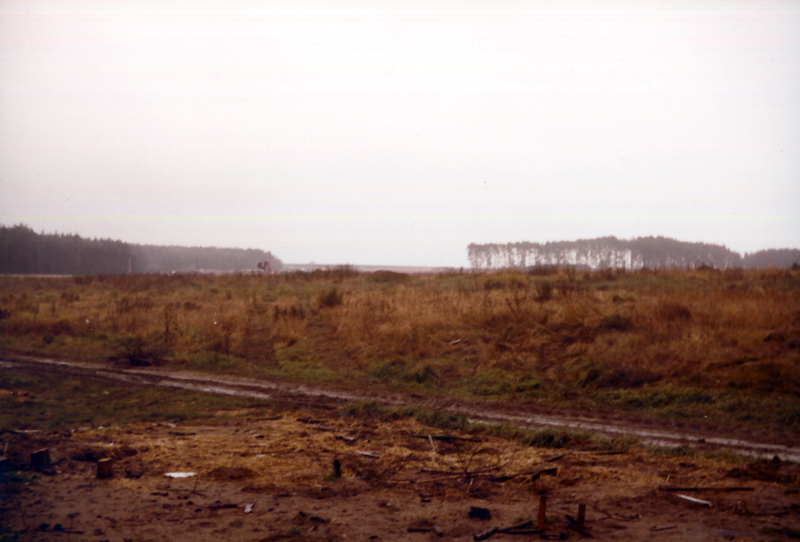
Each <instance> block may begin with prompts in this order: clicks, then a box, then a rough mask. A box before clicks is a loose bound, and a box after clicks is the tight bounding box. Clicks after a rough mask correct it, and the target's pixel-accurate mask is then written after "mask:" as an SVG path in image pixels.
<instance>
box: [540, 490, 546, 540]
mask: <svg viewBox="0 0 800 542" xmlns="http://www.w3.org/2000/svg"><path fill="white" fill-rule="evenodd" d="M546 523H547V495H539V530H540V531H544V528H545V524H546Z"/></svg>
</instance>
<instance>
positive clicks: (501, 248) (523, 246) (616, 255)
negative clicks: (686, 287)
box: [467, 236, 800, 270]
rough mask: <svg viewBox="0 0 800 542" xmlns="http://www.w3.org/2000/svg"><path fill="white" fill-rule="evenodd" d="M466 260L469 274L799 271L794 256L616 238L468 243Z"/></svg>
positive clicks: (798, 256) (797, 253)
mask: <svg viewBox="0 0 800 542" xmlns="http://www.w3.org/2000/svg"><path fill="white" fill-rule="evenodd" d="M467 257H468V258H469V262H470V264H471V265H472V267H473V268H474V269H502V268H515V269H524V268H527V267H537V266H559V265H560V266H573V267H577V268H587V269H630V270H635V269H642V268H650V269H663V268H667V269H670V268H680V269H694V268H697V267H701V266H704V265H705V266H709V267H714V268H717V269H726V268H729V267H743V268H753V267H758V268H765V267H781V268H785V267H791V266H793V265H800V250H797V249H769V250H762V251H759V252H755V253H753V254H745V255H744V256H742V255H741V254H739V253H738V252H734V251H732V250H730V249H728V248H726V247H725V246H720V245H713V244H708V243H687V242H683V241H677V240H675V239H670V238H668V237H638V238H636V239H631V240H629V241H626V240H622V239H617V238H616V237H613V236H612V237H600V238H597V239H579V240H577V241H556V242H549V243H531V242H527V241H524V242H520V243H505V244H503V243H487V244H476V243H471V244H470V245H469V246H468V247H467Z"/></svg>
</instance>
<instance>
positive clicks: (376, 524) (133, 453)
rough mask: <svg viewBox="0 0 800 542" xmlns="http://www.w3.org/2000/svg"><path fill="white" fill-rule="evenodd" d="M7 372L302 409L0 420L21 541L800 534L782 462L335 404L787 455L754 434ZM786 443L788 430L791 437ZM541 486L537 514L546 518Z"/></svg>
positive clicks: (341, 394) (12, 366)
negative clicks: (556, 441)
mask: <svg viewBox="0 0 800 542" xmlns="http://www.w3.org/2000/svg"><path fill="white" fill-rule="evenodd" d="M0 370H25V371H32V372H38V373H46V374H50V375H52V374H69V375H74V376H77V377H81V378H92V379H100V380H105V381H111V382H128V383H131V384H137V385H157V386H173V387H180V388H185V389H192V390H200V391H207V392H211V393H228V394H239V395H248V396H251V397H256V398H260V399H271V400H280V401H290V402H294V403H296V404H300V405H305V406H300V407H299V408H298V409H296V410H291V411H289V412H284V413H283V414H281V415H276V416H274V417H268V418H265V417H264V416H263V414H261V415H253V416H248V414H247V413H246V412H245V413H243V416H239V417H237V419H236V421H233V422H226V423H224V424H219V423H218V424H210V423H208V422H205V423H204V422H202V421H201V422H186V423H180V424H175V423H145V422H139V423H132V424H127V425H124V426H121V427H106V428H104V427H88V426H86V427H83V426H81V424H78V425H77V426H76V427H75V428H73V429H70V430H66V429H55V430H51V431H47V432H44V431H16V430H14V431H2V432H0V433H2V435H1V437H2V445H3V446H4V448H5V450H6V454H7V456H8V458H9V459H8V460H9V461H10V462H11V463H12V464H13V465H15V466H17V467H18V468H20V469H21V471H20V473H18V474H16V476H17V479H15V480H11V479H7V482H8V487H9V488H12V486H13V490H12V489H9V492H13V493H14V498H13V499H3V503H4V505H3V507H2V508H0V526H2V527H4V528H5V529H6V533H7V534H10V535H11V536H15V537H16V538H15V539H16V540H24V541H48V542H49V541H65V540H66V541H68V540H91V541H96V542H97V541H103V540H106V541H109V542H111V541H113V542H125V541H172V540H196V541H201V542H202V541H211V540H232V541H233V540H237V541H238V540H242V541H248V542H250V541H252V542H269V541H276V540H311V541H344V540H360V541H373V540H377V541H389V540H410V541H431V540H448V541H463V542H467V541H474V540H480V539H486V540H490V541H492V542H495V541H498V542H502V541H512V540H513V541H524V540H534V539H535V540H540V539H548V540H583V539H585V538H592V539H595V540H653V541H667V540H730V539H732V538H734V539H745V540H756V541H764V542H767V541H770V540H790V539H791V538H793V537H796V536H800V532H798V531H797V530H796V529H797V526H798V525H800V498H798V487H797V486H798V484H799V483H800V466H799V465H798V464H797V463H793V462H790V461H786V459H785V458H774V459H769V460H759V461H756V462H745V461H742V462H740V463H738V464H730V463H720V462H713V461H710V460H707V459H703V458H701V457H693V458H686V457H676V456H669V455H667V456H656V455H653V454H650V453H648V452H646V451H643V450H641V449H632V450H629V451H627V452H625V453H619V454H607V453H592V452H578V451H574V450H551V449H542V448H533V447H530V446H522V445H521V444H519V443H517V442H513V441H508V440H504V439H501V438H495V437H490V436H484V437H481V438H475V437H473V436H471V435H464V434H459V433H457V432H446V433H445V432H442V431H438V430H433V429H430V428H427V427H425V426H423V425H422V424H420V423H419V422H418V421H416V420H415V419H413V418H406V419H401V420H395V421H390V422H382V421H378V420H370V419H359V418H356V417H346V416H342V415H341V414H340V412H339V409H337V408H331V407H333V406H336V405H338V404H340V403H342V402H345V401H352V400H359V401H360V400H379V401H383V402H386V403H390V404H394V405H404V404H425V405H426V406H430V407H433V408H447V409H450V410H453V411H459V412H465V413H467V414H468V415H469V416H471V417H473V418H475V419H480V420H484V421H487V422H492V421H495V422H496V421H503V420H506V421H508V420H512V421H516V420H519V423H520V424H521V425H527V426H540V425H545V424H553V425H562V426H563V425H569V426H580V427H589V424H596V425H598V426H599V428H600V429H601V430H603V431H607V432H610V433H611V434H614V433H616V432H619V431H622V432H629V433H636V434H640V435H642V436H643V437H644V438H652V436H653V435H655V436H656V437H657V438H658V439H662V438H665V439H668V440H669V441H670V442H675V443H677V442H679V441H681V440H683V441H687V442H693V443H694V445H697V444H698V443H697V442H696V441H697V439H698V438H701V437H700V436H698V435H702V438H705V439H706V443H705V444H703V445H704V446H722V445H730V446H746V447H747V448H748V449H751V450H759V451H761V452H762V453H763V452H768V451H771V450H775V451H776V452H778V453H783V454H785V455H789V454H791V453H794V452H795V451H796V450H795V449H794V448H792V447H791V446H776V445H770V444H768V443H762V444H759V441H758V440H757V439H755V438H751V439H750V440H749V441H748V442H747V444H746V445H743V444H742V443H738V444H737V443H734V442H728V441H727V440H725V439H722V440H720V441H719V442H718V443H717V441H715V440H713V439H714V436H715V433H710V432H707V433H702V432H700V433H696V432H695V431H696V430H700V429H703V428H687V429H686V430H684V431H673V432H670V431H668V430H665V429H664V428H661V427H653V426H648V425H647V424H644V423H642V422H636V421H632V422H627V423H625V422H623V420H622V419H621V418H620V419H611V420H597V419H589V418H585V417H580V416H577V415H576V414H574V413H566V414H564V415H557V414H556V413H537V414H535V415H534V414H533V413H529V412H521V411H520V410H521V409H519V408H517V407H508V406H506V407H504V406H503V405H498V404H488V405H487V404H481V405H479V406H478V405H475V404H469V403H457V402H452V401H441V402H439V401H436V400H433V399H427V398H417V397H408V396H401V395H392V394H386V395H375V396H367V395H360V394H353V393H350V392H348V391H346V390H324V389H321V388H314V387H309V386H300V385H295V384H285V383H275V382H271V383H270V382H261V381H252V380H248V379H239V378H228V377H225V378H223V377H211V376H208V375H202V374H188V373H184V372H175V371H162V370H157V369H135V370H134V369H124V370H123V369H119V368H113V367H110V366H99V365H89V364H78V363H67V362H64V361H60V362H59V361H54V360H45V359H27V358H26V359H23V358H13V359H6V360H5V361H3V362H2V364H1V365H0ZM11 392H12V395H11V396H10V397H11V398H12V399H13V390H11ZM219 414H220V415H227V414H230V413H226V412H220V413H219ZM537 424H538V425H537ZM0 429H1V428H0ZM648 435H649V436H648ZM665 435H666V436H665ZM743 436H744V435H743ZM756 436H757V435H748V437H756ZM670 439H671V440H670ZM729 440H730V439H729ZM710 441H711V442H710ZM783 444H786V445H791V444H792V442H791V440H790V439H788V437H787V440H786V441H785V442H783ZM770 446H772V447H771V448H769V447H770ZM41 450H47V455H48V456H49V459H50V463H51V464H50V466H49V467H44V468H41V469H40V470H39V471H38V472H37V471H36V470H34V469H33V468H32V465H31V464H30V461H31V459H32V455H33V454H34V453H35V452H37V451H41ZM101 464H102V465H110V466H111V476H110V477H108V478H100V477H98V470H99V469H100V466H101ZM337 467H338V468H337ZM337 471H338V476H337V475H336V473H337ZM170 473H184V474H187V477H177V478H174V477H170V476H168V475H169V474H170ZM3 489H5V488H3ZM542 495H544V496H545V497H546V511H545V517H544V520H545V521H544V526H543V527H544V528H543V529H541V530H540V529H539V521H538V519H539V518H538V512H539V506H540V502H541V500H540V499H541V497H542ZM692 499H694V500H692ZM581 505H584V506H585V518H584V520H583V527H582V528H581V527H580V526H579V525H578V522H579V513H580V510H581ZM514 526H516V528H511V527H514ZM0 536H1V535H0Z"/></svg>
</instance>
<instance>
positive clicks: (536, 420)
mask: <svg viewBox="0 0 800 542" xmlns="http://www.w3.org/2000/svg"><path fill="white" fill-rule="evenodd" d="M0 369H2V370H22V371H26V372H33V373H45V374H50V375H52V374H65V375H70V376H75V377H78V378H88V379H96V380H104V381H111V382H119V383H127V384H134V385H142V386H166V387H173V388H180V389H184V390H189V391H197V392H204V393H217V394H226V395H235V396H239V397H250V398H253V399H263V400H279V401H284V402H290V403H298V404H308V405H316V406H328V407H331V406H339V405H342V404H344V403H347V402H361V401H376V402H379V403H382V404H385V405H389V406H395V407H403V406H424V407H428V408H434V409H438V410H443V411H447V412H453V413H460V414H463V415H465V416H467V417H468V418H469V419H470V421H472V422H478V423H487V424H493V423H510V424H513V425H516V426H518V427H523V428H529V429H541V428H546V427H559V428H567V429H573V430H587V431H593V432H596V433H601V434H604V435H607V436H610V437H619V436H623V435H633V436H636V437H638V438H639V439H640V440H641V441H642V442H644V443H646V444H651V445H658V446H680V445H687V444H688V445H691V446H693V447H695V448H705V449H708V448H711V449H714V448H716V449H727V450H731V451H733V452H736V453H739V454H743V455H754V456H759V457H773V456H775V455H777V456H778V457H780V458H781V459H782V460H788V461H795V462H797V461H800V446H798V445H797V442H796V441H797V439H790V438H788V436H787V438H786V439H785V441H786V442H785V443H770V442H763V441H759V440H756V439H753V438H728V437H723V436H718V435H712V434H707V433H704V432H701V431H697V430H692V429H682V428H678V427H677V426H676V425H675V424H672V426H673V429H667V428H665V427H664V426H663V424H661V426H657V425H654V424H653V423H642V422H634V421H631V420H626V419H624V418H619V419H610V418H600V417H592V416H585V415H581V414H576V413H568V412H551V413H543V412H537V411H535V410H534V409H532V408H531V407H528V406H525V405H515V404H507V403H506V404H501V403H478V402H467V401H462V400H455V399H451V398H435V397H421V396H417V395H409V394H402V393H393V392H380V393H365V392H363V391H354V390H344V389H336V388H331V387H321V386H312V385H308V384H298V383H292V382H284V381H269V380H256V379H248V378H242V377H235V376H222V375H210V374H206V373H196V372H189V371H175V370H167V369H161V368H121V367H115V366H112V365H102V364H93V363H83V362H74V361H67V360H55V359H48V358H41V357H27V356H18V355H10V354H0Z"/></svg>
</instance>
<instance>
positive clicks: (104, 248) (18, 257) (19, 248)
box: [0, 224, 283, 275]
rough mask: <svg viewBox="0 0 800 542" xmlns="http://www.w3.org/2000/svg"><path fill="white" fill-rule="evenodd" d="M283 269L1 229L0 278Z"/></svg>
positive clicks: (192, 251) (252, 253)
mask: <svg viewBox="0 0 800 542" xmlns="http://www.w3.org/2000/svg"><path fill="white" fill-rule="evenodd" d="M262 261H269V262H270V266H271V267H272V269H273V270H275V271H279V270H280V269H281V267H282V265H283V263H282V262H281V261H280V260H279V259H278V258H276V257H275V256H273V255H272V253H271V252H265V251H263V250H256V249H246V250H245V249H239V248H213V247H179V246H154V245H136V244H131V243H125V242H123V241H114V240H112V239H86V238H83V237H81V236H79V235H74V234H58V233H52V234H48V233H36V232H35V231H33V230H32V229H31V228H29V227H28V226H25V225H22V224H19V225H16V226H11V227H7V226H2V227H0V273H3V274H7V273H15V274H53V275H95V274H120V273H128V272H132V273H172V272H200V271H204V270H209V271H210V270H214V271H235V270H246V269H253V270H254V269H256V265H257V264H258V262H262Z"/></svg>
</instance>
